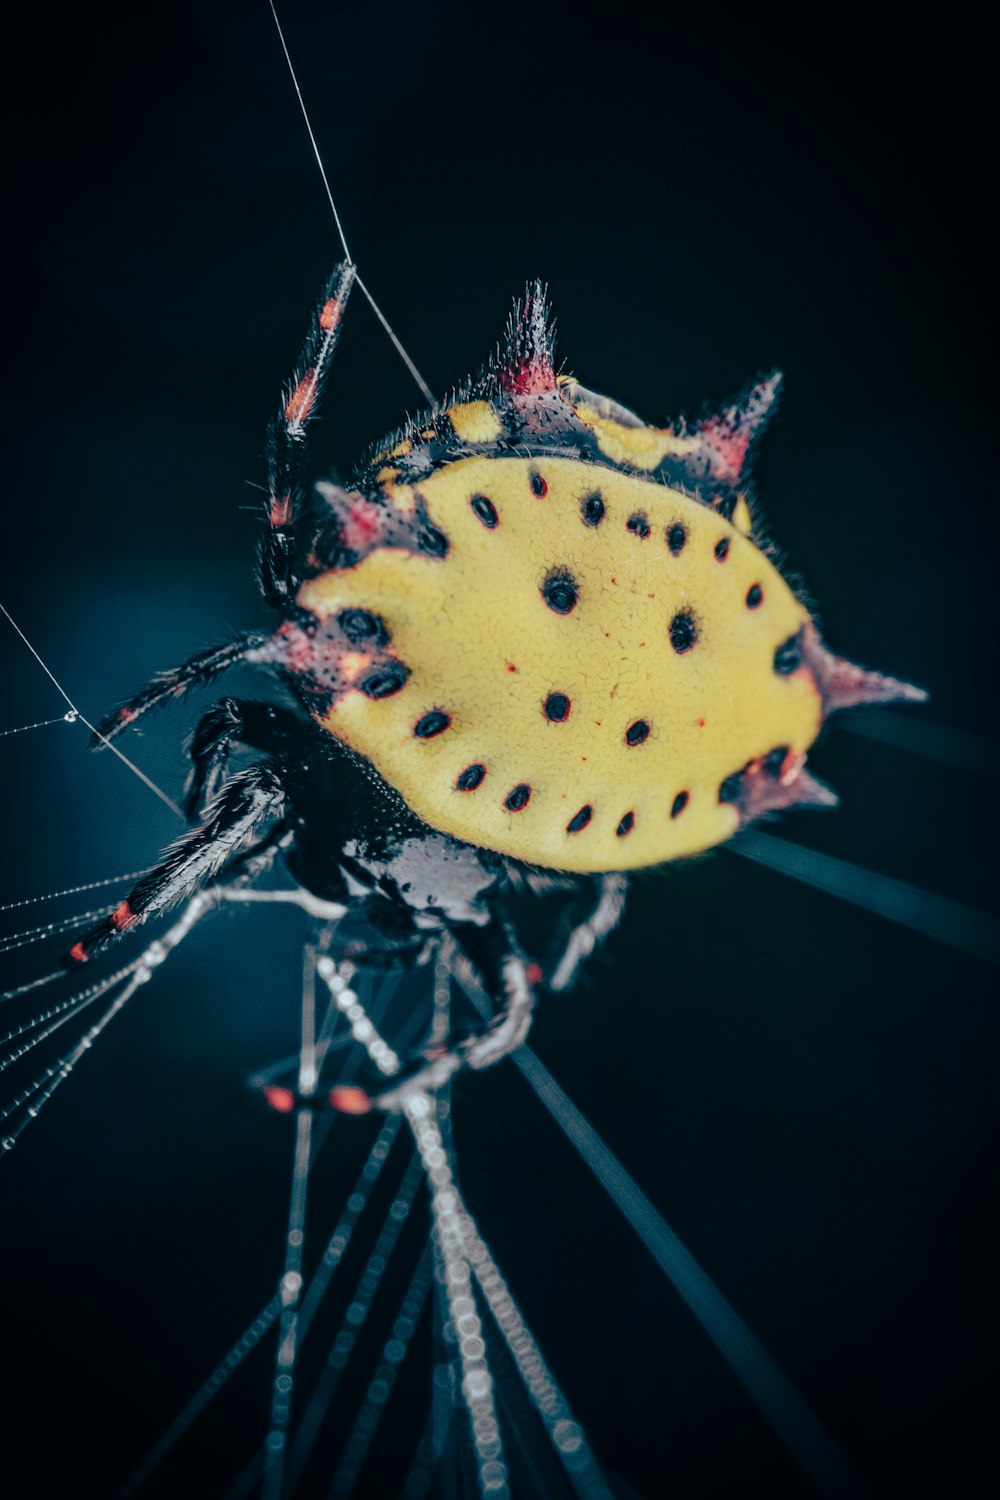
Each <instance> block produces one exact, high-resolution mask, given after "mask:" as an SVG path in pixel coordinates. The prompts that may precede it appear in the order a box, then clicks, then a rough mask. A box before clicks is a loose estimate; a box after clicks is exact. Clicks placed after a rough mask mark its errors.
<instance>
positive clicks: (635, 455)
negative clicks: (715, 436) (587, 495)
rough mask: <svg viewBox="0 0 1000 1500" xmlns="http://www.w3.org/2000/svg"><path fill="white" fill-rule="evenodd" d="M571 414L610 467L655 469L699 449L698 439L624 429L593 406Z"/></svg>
mask: <svg viewBox="0 0 1000 1500" xmlns="http://www.w3.org/2000/svg"><path fill="white" fill-rule="evenodd" d="M573 409H574V411H575V412H576V414H577V416H578V417H579V418H580V421H581V422H586V424H587V426H588V427H589V428H591V429H592V431H593V433H594V436H595V437H596V438H597V446H598V447H599V448H600V450H601V452H602V453H603V454H604V455H605V457H607V458H609V459H610V460H611V462H612V463H613V464H628V465H629V466H630V467H631V468H633V469H648V470H652V469H656V468H658V467H659V466H660V464H662V462H663V460H664V459H665V458H668V457H669V458H683V457H685V456H686V455H687V454H689V453H693V452H695V451H696V450H697V448H698V447H699V443H698V439H697V438H689V437H678V435H677V434H676V433H675V432H670V431H669V430H668V429H667V428H665V427H626V426H625V425H624V423H622V422H616V421H615V420H614V419H613V418H612V417H605V416H602V415H601V413H600V411H598V409H597V407H596V406H589V405H588V404H587V403H586V402H580V404H579V405H577V406H575V407H574V408H573Z"/></svg>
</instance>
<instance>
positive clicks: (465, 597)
mask: <svg viewBox="0 0 1000 1500" xmlns="http://www.w3.org/2000/svg"><path fill="white" fill-rule="evenodd" d="M533 474H534V475H539V474H540V475H541V476H542V477H543V478H544V479H545V481H546V484H547V491H546V494H545V496H544V498H539V497H538V496H536V494H534V493H533V491H532V487H531V476H532V475H533ZM419 489H420V494H421V496H422V497H423V499H424V502H425V504H426V506H427V510H428V514H429V517H430V519H431V521H432V522H433V523H434V525H435V526H437V527H439V528H440V529H441V530H442V531H443V532H444V533H445V535H446V536H447V537H448V539H449V543H450V547H449V552H448V555H447V557H445V558H443V559H442V558H432V557H428V556H425V555H423V554H416V553H410V552H406V551H403V550H401V549H390V548H383V549H380V550H378V551H376V552H372V553H370V554H369V555H368V556H367V557H365V558H363V559H362V560H361V562H359V563H358V564H357V565H356V566H355V567H353V568H350V569H345V570H343V571H331V572H328V573H325V574H323V575H321V576H320V577H317V578H313V579H310V580H309V581H308V582H307V583H305V584H304V585H303V587H302V589H301V590H300V593H299V596H298V602H299V603H300V604H301V605H302V606H303V607H304V608H306V609H309V610H313V611H315V613H316V614H317V615H319V616H320V617H325V616H327V615H329V614H332V613H334V612H337V611H339V610H342V609H345V608H351V607H356V608H360V609H367V610H372V611H374V612H375V613H376V614H378V615H379V616H381V618H382V619H383V620H384V622H385V625H386V628H387V630H388V631H389V633H390V635H391V642H390V644H389V647H388V650H389V651H390V653H391V654H392V655H393V656H395V657H397V658H398V659H399V660H400V661H402V662H404V663H405V664H406V666H407V667H408V668H409V670H410V676H409V679H408V681H407V683H406V685H405V687H404V688H403V689H402V690H401V691H400V692H398V693H396V694H394V695H393V696H391V697H389V698H383V699H380V700H371V699H368V698H366V697H365V696H364V695H363V694H362V693H360V692H358V691H349V692H347V693H346V694H345V695H344V696H343V697H342V698H341V699H339V700H338V701H337V702H336V703H335V704H334V705H333V707H332V708H331V710H330V712H329V713H328V714H327V715H326V717H325V718H324V719H322V720H321V722H322V723H323V724H324V725H325V727H326V728H327V729H328V730H329V731H330V732H331V733H332V734H334V735H336V736H337V738H338V739H340V740H343V741H344V742H345V743H346V744H348V745H350V746H351V747H352V748H353V749H355V750H357V751H358V752H360V754H362V755H364V756H365V757H366V758H367V759H368V760H370V761H371V762H372V764H373V765H374V766H375V767H376V768H377V769H378V771H379V772H380V774H381V775H382V776H383V777H384V778H385V779H386V780H387V781H388V782H390V783H391V784H392V785H393V786H394V787H396V788H397V790H398V791H399V792H400V793H401V795H402V796H403V797H404V799H405V800H406V802H407V803H408V804H409V806H410V807H411V808H412V809H413V811H414V812H415V813H416V814H417V815H418V816H419V817H420V818H422V819H423V820H424V821H425V822H426V823H428V824H429V825H430V826H431V827H432V828H436V829H439V830H441V831H442V832H444V833H450V834H452V835H453V836H454V837H456V838H459V839H463V840H466V841H467V842H469V843H472V844H478V845H480V846H483V847H487V848H491V849H497V850H500V851H501V852H502V853H505V854H509V855H512V856H514V857H515V858H518V859H522V860H526V861H528V862H530V863H532V864H536V865H542V866H548V867H551V868H555V869H564V870H576V871H605V870H616V869H629V868H635V867H637V866H641V865H653V864H659V863H660V862H662V861H664V860H669V859H676V858H678V857H680V856H682V855H688V854H694V853H697V852H698V851H700V850H703V849H706V848H708V847H710V846H711V845H713V844H717V843H719V842H721V841H722V840H723V839H726V838H728V837H729V836H730V835H731V834H732V833H734V832H735V830H736V827H737V825H738V821H739V819H738V813H737V811H736V809H735V807H733V806H732V805H731V804H720V803H719V800H718V793H719V785H720V783H721V782H722V781H723V780H724V779H725V778H726V777H727V776H730V775H732V773H733V772H735V771H738V770H739V769H740V768H741V767H742V766H743V765H745V764H746V762H747V761H749V760H752V759H754V758H755V757H758V756H762V755H765V754H767V753H768V752H769V751H770V750H772V749H774V748H775V747H777V746H779V745H787V746H789V747H790V749H791V750H792V751H793V752H795V753H801V752H803V751H805V750H806V749H807V748H808V746H809V745H810V744H811V743H812V741H813V740H814V739H815V737H816V734H817V732H818V729H819V724H820V716H821V705H820V700H819V697H818V694H817V692H816V689H815V688H814V686H813V684H812V681H811V680H810V678H809V677H808V674H806V673H805V672H798V673H796V674H793V675H792V676H790V677H780V676H777V675H776V674H775V671H774V652H775V649H776V648H777V647H778V646H779V645H781V644H782V642H784V641H786V640H787V639H788V638H789V636H791V635H794V634H795V633H796V631H798V630H799V629H800V628H801V626H802V625H803V624H804V623H805V622H806V620H807V619H808V616H807V614H806V612H805V610H804V609H803V607H802V605H801V604H799V603H798V601H797V600H796V599H795V597H794V595H793V594H792V592H791V590H790V589H789V588H788V586H787V584H786V583H785V582H784V580H783V579H782V577H781V575H780V573H778V571H777V569H776V568H775V567H774V565H773V564H772V563H771V562H769V561H768V559H767V558H766V557H765V556H764V555H763V554H762V553H761V552H759V551H758V549H757V548H756V547H755V546H754V545H753V543H752V542H750V541H749V540H747V539H746V538H745V537H744V536H742V535H741V534H740V533H739V532H738V531H737V530H736V528H735V527H733V526H731V525H730V524H729V523H728V522H727V521H725V520H724V519H722V518H721V517H720V516H719V515H718V513H717V512H715V511H713V510H710V509H709V508H708V507H707V506H704V505H701V504H699V503H698V502H697V501H695V500H692V499H689V498H688V497H687V496H684V495H682V494H680V493H678V492H677V491H675V490H671V489H668V488H667V487H666V486H664V485H659V484H654V483H651V482H650V481H648V480H643V479H640V478H636V477H633V476H629V475H625V474H620V473H617V472H616V471H614V470H611V469H604V468H602V467H599V466H595V465H593V464H585V463H581V462H579V461H576V460H573V459H562V458H551V459H546V458H540V457H534V458H532V459H530V460H529V459H521V458H489V457H485V456H484V457H475V458H467V459H461V460H459V461H457V462H456V463H453V464H450V465H448V466H447V467H445V468H443V469H440V470H438V471H437V473H435V474H433V475H431V476H430V477H429V478H428V479H424V480H422V481H421V483H420V486H419ZM595 490H600V493H601V496H602V498H603V500H604V503H605V507H606V509H605V515H604V519H603V520H602V521H601V523H600V525H599V526H596V527H593V526H587V525H585V524H584V522H583V520H582V519H581V513H580V506H581V501H583V500H584V499H586V498H587V497H588V496H592V495H593V494H594V492H595ZM473 495H485V496H487V497H488V498H489V499H490V500H491V501H492V503H493V504H494V506H495V507H496V510H497V513H498V516H499V519H500V524H499V526H497V527H496V528H494V529H492V530H490V529H488V528H487V527H485V526H483V524H482V522H481V521H480V519H479V517H478V516H477V515H476V513H475V511H474V510H473V509H472V506H471V504H470V500H471V497H472V496H473ZM640 507H641V509H642V510H643V512H644V513H645V514H646V515H647V516H648V518H649V523H650V526H651V528H652V532H651V535H650V536H649V537H648V538H647V539H645V540H642V539H640V538H639V537H637V536H635V535H633V534H632V533H630V532H629V531H628V530H627V528H626V523H627V521H628V518H629V516H630V515H632V514H633V513H634V512H635V511H636V509H637V508H640ZM677 522H683V524H684V526H685V527H686V530H687V541H686V544H685V546H684V549H683V551H682V552H681V553H680V555H678V556H673V555H671V553H670V551H669V549H668V547H667V544H666V540H665V533H666V530H667V528H669V527H670V526H672V525H674V524H675V523H677ZM722 536H728V537H729V539H730V548H729V553H728V556H727V557H726V559H725V561H724V562H719V561H718V560H717V559H716V557H715V545H716V543H717V542H718V541H719V539H720V537H722ZM553 571H563V572H566V573H569V574H570V575H571V576H572V577H573V579H574V580H575V581H576V583H577V585H578V588H579V598H578V602H577V604H576V607H575V608H574V609H573V610H572V612H571V613H570V614H566V615H560V614H556V613H554V612H553V610H552V609H550V608H549V607H548V606H547V605H546V603H545V602H544V599H543V597H542V589H543V585H544V583H545V580H546V578H548V577H549V576H551V574H552V573H553ZM753 584H759V585H760V586H761V588H762V589H763V595H764V597H763V602H762V604H761V605H760V607H759V608H756V609H748V608H747V605H746V595H747V591H748V590H749V589H750V588H751V586H752V585H753ZM678 613H689V614H691V615H692V616H693V617H694V618H695V620H696V622H697V630H698V639H697V641H696V643H695V645H694V646H693V647H692V649H691V650H689V651H685V652H684V653H683V654H681V655H678V653H677V652H676V651H675V650H674V649H673V647H672V646H671V643H670V621H671V619H672V618H673V617H674V616H675V615H676V614H678ZM642 642H645V643H646V644H645V646H644V647H643V646H642ZM511 663H516V665H517V671H516V672H511V671H510V670H509V667H510V664H511ZM550 693H564V694H565V695H566V696H567V697H568V698H569V699H570V703H571V705H572V706H571V712H570V714H569V717H568V718H567V719H566V720H565V721H564V722H561V723H553V722H550V721H549V720H548V719H547V718H546V717H545V714H544V712H543V704H544V702H545V699H546V697H547V696H548V695H549V694H550ZM431 709H443V710H445V711H446V712H447V713H449V714H451V716H452V725H451V727H450V728H449V729H448V730H446V731H445V732H444V733H442V734H439V735H436V736H434V737H433V738H432V739H429V740H422V739H418V738H416V737H415V736H414V733H413V727H414V725H415V724H416V722H417V720H418V719H419V718H420V716H421V715H422V714H424V713H427V712H428V711H430V710H431ZM637 719H644V720H646V721H647V722H648V723H649V726H650V733H649V736H648V738H647V739H646V740H645V742H644V743H642V744H638V745H635V746H633V747H629V746H628V745H627V744H626V742H625V731H626V729H627V728H628V727H629V725H631V724H632V723H634V721H635V720H637ZM473 764H482V765H484V766H485V767H486V769H487V775H486V777H485V780H484V781H483V782H482V784H481V785H480V786H479V787H478V788H477V789H476V790H475V791H471V792H460V791H457V790H455V781H456V779H457V777H458V776H459V774H460V773H461V772H462V771H463V770H464V769H465V768H466V767H467V766H470V765H473ZM521 782H525V783H527V784H528V785H529V786H530V787H531V789H532V795H531V800H530V802H529V803H528V805H527V806H526V807H525V808H524V809H523V810H522V811H520V812H515V813H512V812H508V811H507V810H506V809H505V808H504V806H503V802H504V798H505V797H506V796H507V795H508V793H509V792H510V791H511V790H512V788H513V787H515V786H517V785H518V784H519V783H521ZM680 792H687V793H688V794H689V801H688V804H687V805H686V807H685V808H684V810H683V812H682V813H680V814H679V816H677V817H676V818H671V816H670V812H671V807H672V806H673V804H674V799H675V798H676V797H677V795H678V793H680ZM584 806H591V807H592V808H593V817H592V818H591V821H590V823H589V824H588V826H587V827H586V828H585V829H583V830H582V831H580V832H578V833H573V834H570V833H567V832H566V825H567V823H568V822H569V821H570V819H571V818H572V817H573V816H574V815H575V814H576V813H577V811H578V810H579V809H580V808H582V807H584ZM629 812H631V813H634V816H635V823H634V826H633V827H632V830H631V832H629V833H628V834H626V835H625V836H624V837H618V836H617V834H616V829H617V828H618V826H619V824H620V822H621V820H622V818H623V817H624V816H625V814H626V813H629Z"/></svg>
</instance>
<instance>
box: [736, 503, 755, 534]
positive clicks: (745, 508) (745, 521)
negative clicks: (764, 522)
mask: <svg viewBox="0 0 1000 1500" xmlns="http://www.w3.org/2000/svg"><path fill="white" fill-rule="evenodd" d="M733 525H734V526H735V527H736V530H737V531H742V533H743V535H744V536H749V535H750V533H751V531H753V520H752V519H751V516H750V507H749V505H748V504H747V501H746V496H745V495H741V496H740V497H739V499H738V500H737V502H736V504H735V506H734V507H733Z"/></svg>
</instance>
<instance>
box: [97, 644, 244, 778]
mask: <svg viewBox="0 0 1000 1500" xmlns="http://www.w3.org/2000/svg"><path fill="white" fill-rule="evenodd" d="M266 640H267V636H266V635H262V634H261V632H260V631H256V630H254V631H250V630H245V631H243V632H242V633H241V634H240V635H238V636H237V637H236V638H235V640H231V641H226V642H225V644H224V645H222V646H210V647H209V648H208V650H207V651H199V652H198V653H197V655H196V656H190V657H188V659H187V661H186V662H182V663H181V665H180V666H179V667H171V668H170V669H169V670H167V671H166V672H160V673H159V674H158V675H157V677H156V678H155V680H154V681H153V682H151V683H149V685H148V686H147V687H144V688H142V689H140V691H139V692H138V693H136V694H135V696H134V697H133V698H130V699H129V700H128V702H127V703H123V704H122V706H121V707H120V708H116V709H115V710H114V712H113V713H110V714H108V716H107V718H106V719H102V720H101V722H100V723H99V724H98V726H97V731H96V733H95V734H94V735H92V736H91V740H90V748H91V749H92V750H101V749H103V747H104V744H105V743H106V742H107V741H108V740H113V739H116V738H117V736H118V735H120V734H121V732H122V730H123V729H127V728H128V727H129V725H131V724H134V723H135V722H136V720H137V719H141V718H142V717H143V716H144V715H145V714H147V713H148V712H149V710H150V709H151V708H159V707H160V706H161V705H162V704H164V703H167V702H169V701H170V699H172V698H183V697H184V695H185V694H186V693H189V692H190V691H191V689H192V688H196V687H202V686H204V684H205V683H207V682H211V681H212V680H213V678H215V677H218V676H219V674H220V673H222V672H225V671H227V670H228V668H229V667H232V666H234V665H235V664H236V663H237V662H240V661H243V660H244V659H245V657H246V655H247V653H248V652H249V651H253V650H255V649H256V648H257V647H259V646H261V645H262V644H263V643H264V641H266Z"/></svg>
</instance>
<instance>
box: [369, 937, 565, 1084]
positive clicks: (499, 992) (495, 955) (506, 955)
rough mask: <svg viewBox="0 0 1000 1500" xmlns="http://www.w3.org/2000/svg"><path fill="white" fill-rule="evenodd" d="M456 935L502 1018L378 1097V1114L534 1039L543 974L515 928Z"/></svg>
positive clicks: (491, 1062)
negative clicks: (524, 949) (530, 1035)
mask: <svg viewBox="0 0 1000 1500" xmlns="http://www.w3.org/2000/svg"><path fill="white" fill-rule="evenodd" d="M454 935H455V937H456V938H457V939H458V940H459V943H460V946H461V947H462V948H463V950H465V951H466V956H467V957H468V958H469V959H470V961H471V962H472V963H473V965H474V967H475V969H476V971H477V973H478V974H479V975H480V978H481V979H482V981H483V983H484V987H485V988H486V990H487V992H488V993H489V995H490V998H491V999H492V1000H493V1001H494V1005H495V1007H496V1014H495V1015H494V1017H493V1019H492V1021H491V1022H490V1023H489V1025H488V1026H487V1027H486V1029H485V1030H484V1031H481V1032H477V1033H476V1034H475V1035H473V1036H469V1037H465V1038H464V1039H463V1040H462V1041H460V1042H456V1043H455V1044H453V1045H451V1046H446V1047H444V1048H441V1049H440V1050H438V1051H436V1052H435V1053H434V1055H433V1056H431V1057H429V1058H428V1059H427V1061H426V1062H424V1063H422V1064H421V1065H420V1066H419V1067H417V1068H416V1069H415V1070H414V1071H412V1072H410V1073H408V1074H407V1076H406V1077H405V1078H404V1079H403V1080H402V1081H399V1082H395V1083H394V1084H393V1086H392V1088H391V1089H387V1090H385V1091H384V1092H383V1093H381V1094H378V1095H376V1096H375V1097H374V1098H373V1099H372V1101H371V1102H372V1104H373V1105H374V1106H375V1107H376V1108H378V1109H385V1110H397V1109H402V1108H404V1106H405V1104H406V1102H407V1101H408V1100H409V1099H410V1098H412V1097H413V1094H414V1093H415V1092H420V1091H421V1090H425V1089H426V1090H435V1089H439V1088H441V1087H442V1086H443V1085H444V1084H445V1083H447V1081H448V1079H449V1078H450V1077H451V1076H452V1074H454V1073H457V1072H458V1071H459V1069H460V1068H474V1069H479V1068H491V1067H493V1065H494V1063H498V1062H500V1061H501V1060H502V1059H503V1058H505V1057H507V1056H508V1054H509V1053H511V1052H513V1051H514V1050H515V1048H517V1047H519V1046H520V1045H521V1043H522V1042H523V1041H524V1039H525V1037H526V1036H527V1035H528V1031H529V1029H530V1027H531V1021H532V1016H533V1014H534V1009H535V1000H536V998H537V987H538V981H539V978H540V973H539V970H538V967H537V965H535V964H532V963H529V962H528V961H527V960H526V959H525V957H524V955H523V954H522V953H521V952H520V949H519V948H518V945H517V941H516V939H515V937H514V933H513V930H512V928H511V926H510V924H509V923H508V922H506V921H503V920H500V919H496V920H494V921H493V922H491V923H490V924H489V927H487V928H473V929H469V930H466V931H463V929H461V928H456V929H455V931H454ZM477 939H478V940H480V941H477ZM482 940H485V944H486V947H485V948H484V947H483V941H482Z"/></svg>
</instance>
